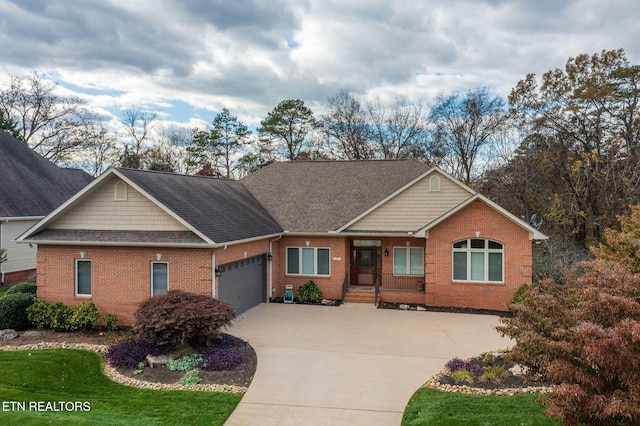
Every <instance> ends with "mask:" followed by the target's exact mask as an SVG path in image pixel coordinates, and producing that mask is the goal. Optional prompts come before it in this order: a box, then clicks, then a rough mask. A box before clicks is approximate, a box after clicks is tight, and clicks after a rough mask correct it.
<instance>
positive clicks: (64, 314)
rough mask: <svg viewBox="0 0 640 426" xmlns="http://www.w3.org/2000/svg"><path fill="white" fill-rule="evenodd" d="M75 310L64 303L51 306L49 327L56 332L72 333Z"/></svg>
mask: <svg viewBox="0 0 640 426" xmlns="http://www.w3.org/2000/svg"><path fill="white" fill-rule="evenodd" d="M72 317H73V309H72V308H71V307H69V306H67V305H65V304H64V303H62V302H56V303H52V304H51V305H49V321H50V322H49V327H51V328H52V329H53V330H55V331H71V330H72V329H73V325H72V323H71V318H72Z"/></svg>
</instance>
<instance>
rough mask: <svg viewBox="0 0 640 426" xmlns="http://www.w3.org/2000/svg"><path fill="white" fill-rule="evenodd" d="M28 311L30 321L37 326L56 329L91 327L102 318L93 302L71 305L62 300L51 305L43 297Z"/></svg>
mask: <svg viewBox="0 0 640 426" xmlns="http://www.w3.org/2000/svg"><path fill="white" fill-rule="evenodd" d="M27 313H28V316H29V321H30V322H31V324H33V325H34V326H36V327H37V328H51V329H53V330H55V331H76V330H85V329H91V328H94V327H95V326H96V325H97V323H98V319H99V318H100V313H99V312H98V308H97V307H96V305H95V304H94V303H93V302H82V303H78V304H77V305H75V306H73V307H71V306H67V305H65V304H64V303H62V302H56V303H52V304H51V305H49V304H48V303H47V302H45V301H44V300H42V299H36V300H35V301H34V302H33V304H32V305H31V306H30V307H29V309H27Z"/></svg>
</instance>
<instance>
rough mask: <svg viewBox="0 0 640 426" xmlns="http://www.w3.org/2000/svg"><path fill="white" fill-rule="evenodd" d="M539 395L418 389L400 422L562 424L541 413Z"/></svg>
mask: <svg viewBox="0 0 640 426" xmlns="http://www.w3.org/2000/svg"><path fill="white" fill-rule="evenodd" d="M542 397H543V396H541V395H539V394H520V395H514V396H476V395H462V394H458V393H451V392H440V391H436V390H433V389H420V390H418V391H417V392H416V393H415V394H414V395H413V397H412V398H411V400H410V401H409V404H408V405H407V408H406V409H405V412H404V416H403V418H402V425H403V426H409V425H429V426H444V425H446V426H456V425H459V426H480V425H483V426H484V425H486V426H496V425H505V426H506V425H518V426H519V425H526V426H533V425H535V426H538V425H550V426H551V425H553V426H558V425H562V423H560V422H557V421H555V420H553V419H551V418H549V417H546V416H545V415H544V414H543V412H544V410H545V408H544V406H543V405H542V404H541V403H539V402H537V400H538V399H540V398H542Z"/></svg>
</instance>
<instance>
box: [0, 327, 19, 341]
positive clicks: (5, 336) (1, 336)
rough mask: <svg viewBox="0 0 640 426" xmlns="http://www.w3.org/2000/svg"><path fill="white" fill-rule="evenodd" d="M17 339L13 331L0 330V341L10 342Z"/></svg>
mask: <svg viewBox="0 0 640 426" xmlns="http://www.w3.org/2000/svg"><path fill="white" fill-rule="evenodd" d="M16 337H18V333H17V332H16V331H15V330H11V329H10V328H7V329H6V330H0V340H11V339H15V338H16Z"/></svg>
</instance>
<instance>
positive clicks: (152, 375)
mask: <svg viewBox="0 0 640 426" xmlns="http://www.w3.org/2000/svg"><path fill="white" fill-rule="evenodd" d="M25 333H26V336H25ZM130 336H131V333H130V330H129V329H126V328H123V329H119V330H117V331H114V332H106V331H90V332H89V331H78V332H56V331H52V330H25V331H20V332H18V337H17V338H15V339H11V340H2V341H0V346H20V345H29V344H35V343H39V342H66V343H90V344H95V345H112V344H114V343H119V342H121V341H123V340H126V339H127V338H129V337H130ZM241 353H242V355H243V358H244V361H243V362H242V364H240V365H238V366H236V367H234V368H232V369H229V370H223V371H200V374H199V376H200V379H201V380H200V383H201V384H205V385H206V384H224V385H236V386H244V387H248V386H249V384H250V383H251V380H253V376H254V374H255V372H256V367H257V365H258V360H257V356H256V353H255V351H254V349H253V348H252V347H251V345H249V344H247V345H246V346H244V347H242V348H241ZM116 371H117V372H118V373H120V374H122V375H124V376H126V377H130V378H133V379H138V380H143V381H146V382H152V383H178V382H179V381H180V379H182V377H183V376H184V371H171V370H169V369H168V368H167V367H166V366H161V367H156V368H151V367H149V366H147V367H145V368H144V369H143V370H142V372H141V373H140V374H134V369H127V368H117V369H116Z"/></svg>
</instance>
